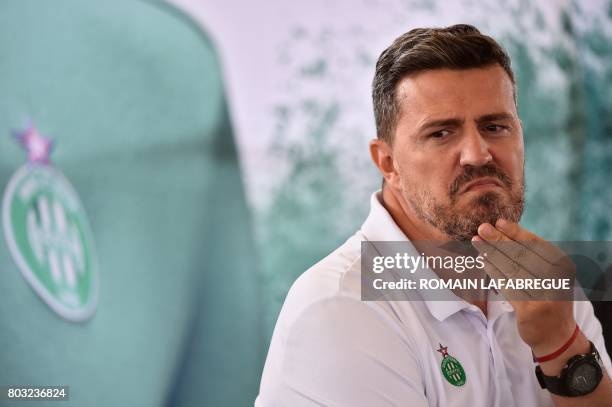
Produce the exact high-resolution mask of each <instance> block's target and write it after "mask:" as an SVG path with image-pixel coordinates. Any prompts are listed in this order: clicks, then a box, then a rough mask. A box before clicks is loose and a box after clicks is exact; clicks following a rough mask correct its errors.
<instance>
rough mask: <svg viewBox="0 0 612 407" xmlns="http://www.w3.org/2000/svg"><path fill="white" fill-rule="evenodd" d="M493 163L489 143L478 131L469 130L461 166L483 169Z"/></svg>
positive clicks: (465, 139)
mask: <svg viewBox="0 0 612 407" xmlns="http://www.w3.org/2000/svg"><path fill="white" fill-rule="evenodd" d="M491 161H493V156H492V155H491V152H490V151H489V144H488V143H487V141H486V140H485V139H484V138H483V137H482V135H481V134H480V132H479V131H478V129H476V128H472V129H469V130H468V131H467V133H466V134H465V135H464V138H463V143H462V145H461V155H460V158H459V164H460V165H461V166H466V165H471V166H474V167H482V166H483V165H486V164H488V163H490V162H491Z"/></svg>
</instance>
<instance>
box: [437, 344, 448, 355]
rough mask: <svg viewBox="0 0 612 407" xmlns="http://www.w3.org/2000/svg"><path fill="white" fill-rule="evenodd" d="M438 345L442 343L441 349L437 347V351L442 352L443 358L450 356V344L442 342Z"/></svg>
mask: <svg viewBox="0 0 612 407" xmlns="http://www.w3.org/2000/svg"><path fill="white" fill-rule="evenodd" d="M438 345H440V349H437V352H440V353H441V354H442V358H443V359H444V358H445V357H447V356H448V346H442V344H441V343H439V344H438Z"/></svg>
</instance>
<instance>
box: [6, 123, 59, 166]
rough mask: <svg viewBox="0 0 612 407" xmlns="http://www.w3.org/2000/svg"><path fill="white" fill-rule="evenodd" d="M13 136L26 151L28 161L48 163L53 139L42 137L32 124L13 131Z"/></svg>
mask: <svg viewBox="0 0 612 407" xmlns="http://www.w3.org/2000/svg"><path fill="white" fill-rule="evenodd" d="M14 134H15V138H16V139H17V140H18V141H19V142H20V143H21V145H22V146H23V148H24V149H25V150H26V151H27V152H28V161H29V162H31V163H36V164H49V155H50V154H51V149H52V148H53V141H52V140H51V139H49V138H46V137H43V136H42V135H41V134H40V133H39V132H38V130H37V129H36V127H34V125H33V124H29V125H28V127H27V128H26V129H25V130H22V131H17V132H15V133H14Z"/></svg>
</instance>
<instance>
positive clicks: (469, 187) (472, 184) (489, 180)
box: [461, 177, 502, 192]
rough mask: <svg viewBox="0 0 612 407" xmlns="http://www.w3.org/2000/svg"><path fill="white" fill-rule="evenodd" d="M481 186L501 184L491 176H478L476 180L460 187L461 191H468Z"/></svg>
mask: <svg viewBox="0 0 612 407" xmlns="http://www.w3.org/2000/svg"><path fill="white" fill-rule="evenodd" d="M481 187H482V188H487V187H502V184H501V182H500V181H499V180H498V179H496V178H492V177H485V178H479V179H477V180H474V181H472V182H469V183H468V184H466V185H465V186H464V187H463V188H461V192H468V191H470V190H472V189H480V188H481Z"/></svg>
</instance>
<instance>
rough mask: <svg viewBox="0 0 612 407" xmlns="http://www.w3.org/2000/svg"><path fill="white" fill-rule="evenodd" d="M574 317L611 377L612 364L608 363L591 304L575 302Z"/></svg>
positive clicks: (597, 321) (601, 335)
mask: <svg viewBox="0 0 612 407" xmlns="http://www.w3.org/2000/svg"><path fill="white" fill-rule="evenodd" d="M574 316H575V318H576V322H577V323H578V326H579V327H580V330H581V331H582V332H583V333H584V335H585V336H586V337H587V338H588V339H589V340H590V341H591V342H593V344H594V345H595V347H596V348H597V351H598V352H599V354H600V356H601V361H602V362H603V364H604V366H605V368H606V371H607V372H608V376H610V377H612V363H610V356H609V355H608V352H607V351H606V344H605V342H604V338H603V334H602V329H601V323H600V322H599V320H598V319H597V317H596V316H595V313H594V312H593V304H591V302H590V301H575V302H574Z"/></svg>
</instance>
